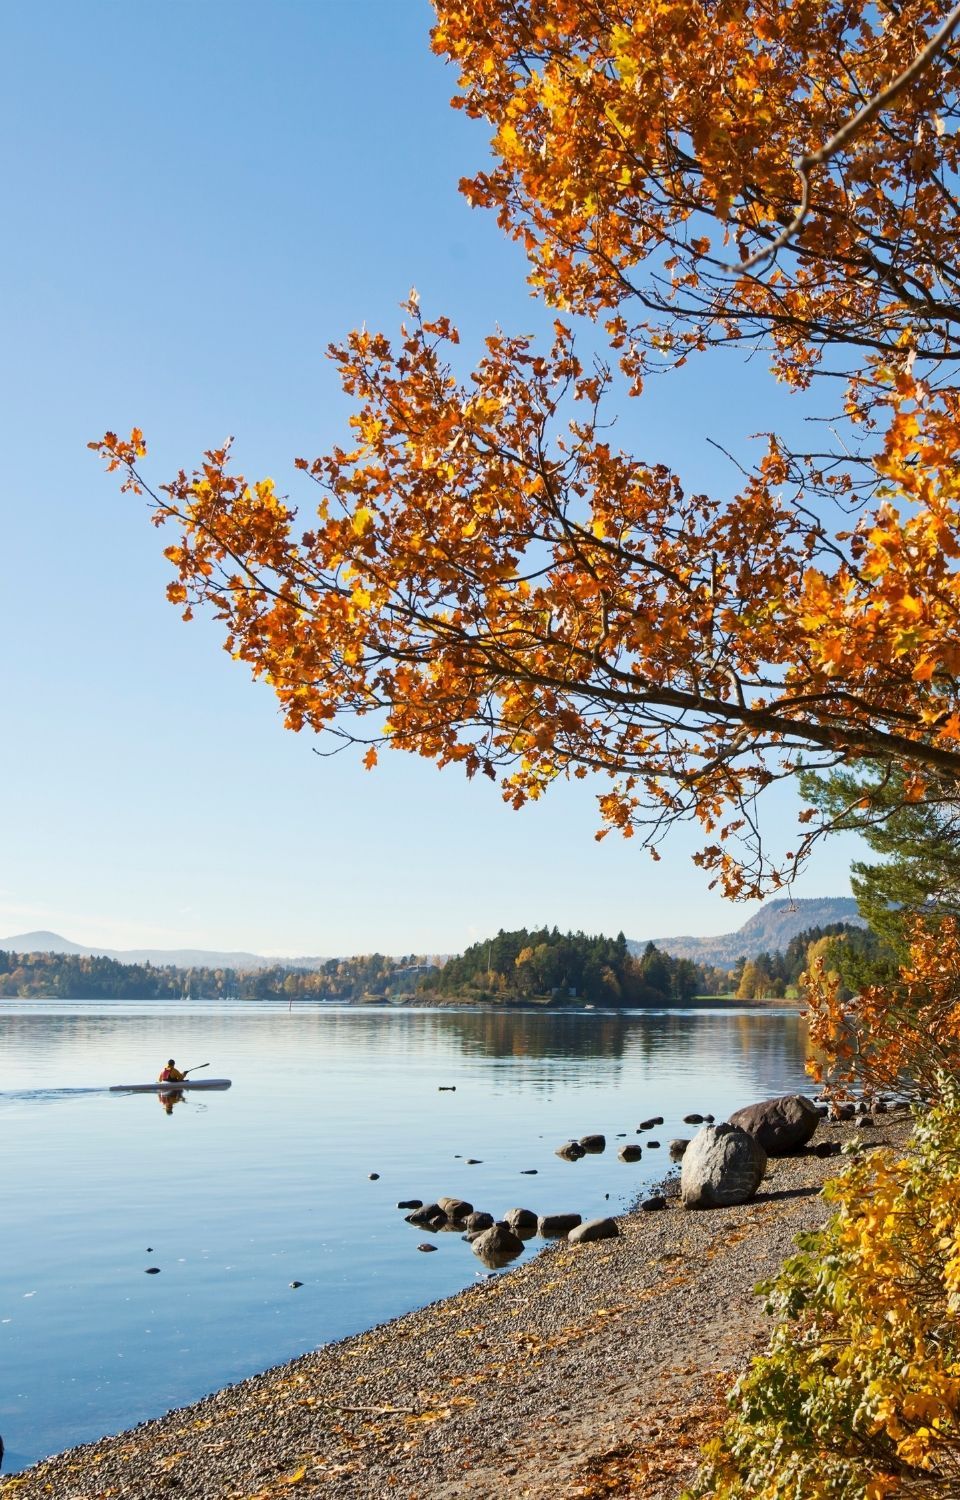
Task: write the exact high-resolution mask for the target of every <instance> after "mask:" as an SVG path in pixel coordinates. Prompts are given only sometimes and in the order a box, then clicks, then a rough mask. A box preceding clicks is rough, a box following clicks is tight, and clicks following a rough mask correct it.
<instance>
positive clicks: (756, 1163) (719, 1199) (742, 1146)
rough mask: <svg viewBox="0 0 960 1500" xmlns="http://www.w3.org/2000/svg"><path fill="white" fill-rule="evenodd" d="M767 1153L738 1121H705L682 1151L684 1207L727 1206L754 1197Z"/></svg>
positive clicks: (681, 1178) (761, 1178)
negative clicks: (731, 1122)
mask: <svg viewBox="0 0 960 1500" xmlns="http://www.w3.org/2000/svg"><path fill="white" fill-rule="evenodd" d="M766 1166H767V1154H766V1152H765V1151H764V1149H763V1147H762V1146H761V1145H760V1143H759V1141H758V1140H757V1139H756V1138H755V1137H754V1136H752V1135H751V1134H750V1133H749V1131H746V1130H741V1129H740V1127H739V1125H731V1124H729V1123H727V1124H721V1125H704V1127H703V1129H702V1130H698V1131H697V1134H696V1135H695V1136H694V1138H693V1140H692V1141H691V1142H690V1144H689V1146H688V1147H687V1149H686V1151H685V1152H684V1154H683V1161H682V1163H681V1166H680V1197H681V1200H682V1202H683V1206H684V1208H726V1207H728V1206H729V1205H730V1204H733V1203H746V1202H747V1200H748V1199H749V1198H752V1197H753V1195H754V1193H755V1192H756V1191H757V1188H758V1187H759V1186H760V1183H761V1182H762V1181H763V1174H764V1172H765V1171H766Z"/></svg>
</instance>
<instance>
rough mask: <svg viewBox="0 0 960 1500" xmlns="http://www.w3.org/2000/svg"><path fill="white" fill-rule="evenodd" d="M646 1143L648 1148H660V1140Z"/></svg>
mask: <svg viewBox="0 0 960 1500" xmlns="http://www.w3.org/2000/svg"><path fill="white" fill-rule="evenodd" d="M646 1144H647V1147H648V1148H652V1149H653V1150H657V1149H658V1148H659V1145H660V1142H659V1141H647V1143H646Z"/></svg>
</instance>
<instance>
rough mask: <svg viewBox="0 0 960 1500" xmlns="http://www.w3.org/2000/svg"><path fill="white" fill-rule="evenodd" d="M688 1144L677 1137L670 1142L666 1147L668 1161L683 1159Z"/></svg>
mask: <svg viewBox="0 0 960 1500" xmlns="http://www.w3.org/2000/svg"><path fill="white" fill-rule="evenodd" d="M689 1144H690V1142H689V1140H684V1139H683V1138H682V1137H678V1138H677V1139H676V1140H674V1141H671V1142H670V1145H669V1147H668V1150H669V1152H670V1160H671V1161H681V1160H682V1159H683V1153H684V1152H685V1151H686V1149H687V1147H688V1146H689Z"/></svg>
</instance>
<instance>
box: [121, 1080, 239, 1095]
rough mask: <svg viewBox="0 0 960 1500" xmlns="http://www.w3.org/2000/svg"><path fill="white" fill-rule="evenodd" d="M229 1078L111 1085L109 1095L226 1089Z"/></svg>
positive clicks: (229, 1081)
mask: <svg viewBox="0 0 960 1500" xmlns="http://www.w3.org/2000/svg"><path fill="white" fill-rule="evenodd" d="M230 1083H231V1080H230V1079H229V1078H196V1079H194V1078H184V1079H183V1081H182V1082H181V1083H112V1084H111V1085H110V1092H111V1094H179V1093H180V1091H181V1090H182V1089H228V1088H229V1087H230Z"/></svg>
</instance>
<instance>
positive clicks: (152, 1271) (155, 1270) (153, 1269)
mask: <svg viewBox="0 0 960 1500" xmlns="http://www.w3.org/2000/svg"><path fill="white" fill-rule="evenodd" d="M143 1274H144V1276H159V1275H160V1267H159V1266H147V1268H146V1269H145V1271H144V1273H143Z"/></svg>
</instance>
